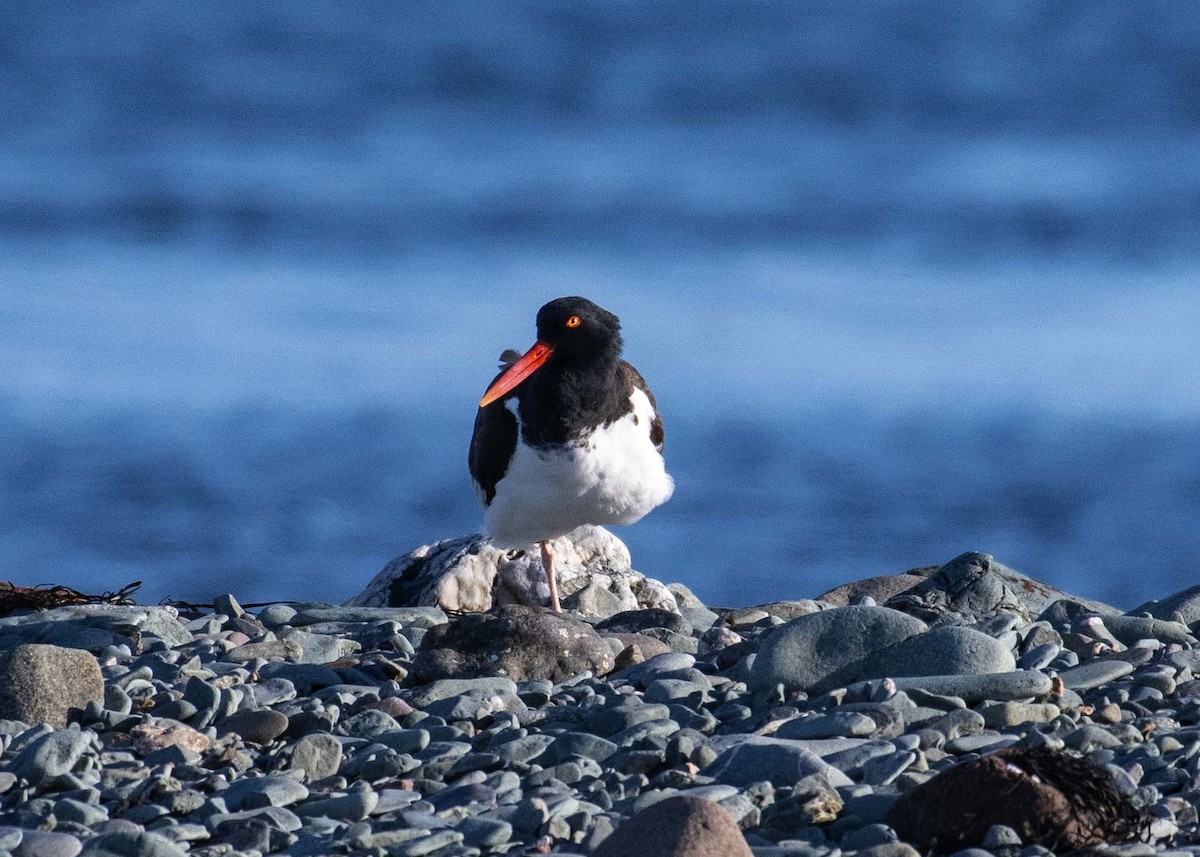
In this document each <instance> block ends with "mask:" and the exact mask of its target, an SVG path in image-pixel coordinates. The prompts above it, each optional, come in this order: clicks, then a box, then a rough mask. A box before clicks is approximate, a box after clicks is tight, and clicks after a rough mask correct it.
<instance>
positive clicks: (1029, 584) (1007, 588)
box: [886, 552, 1120, 625]
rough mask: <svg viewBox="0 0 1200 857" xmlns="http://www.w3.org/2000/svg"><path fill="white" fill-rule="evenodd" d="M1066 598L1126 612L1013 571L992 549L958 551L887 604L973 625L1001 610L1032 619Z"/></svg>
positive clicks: (926, 617)
mask: <svg viewBox="0 0 1200 857" xmlns="http://www.w3.org/2000/svg"><path fill="white" fill-rule="evenodd" d="M922 571H924V569H922ZM1061 598H1070V599H1072V600H1074V601H1078V602H1080V603H1082V604H1084V605H1085V606H1086V607H1087V609H1089V610H1091V611H1093V612H1095V613H1099V614H1101V615H1110V614H1113V613H1118V612H1120V611H1118V610H1116V609H1115V608H1113V607H1110V606H1108V605H1107V604H1103V603H1101V602H1099V601H1088V600H1086V599H1080V598H1076V597H1075V596H1072V595H1068V594H1067V593H1066V592H1063V591H1062V590H1061V589H1056V588H1055V587H1053V586H1051V585H1050V584H1048V583H1044V582H1042V581H1040V580H1036V579H1034V578H1032V577H1028V576H1026V575H1024V574H1021V573H1020V572H1018V571H1013V570H1012V569H1011V568H1008V567H1007V566H1005V565H1002V564H1001V563H998V562H996V561H995V560H994V559H993V558H992V557H991V556H990V555H989V554H986V553H975V552H969V553H964V554H960V555H959V556H956V557H955V558H954V559H952V560H950V561H949V562H948V563H946V564H945V565H943V566H940V567H938V568H937V569H935V570H934V571H933V572H932V573H931V574H929V576H928V577H926V578H925V579H924V580H923V581H921V582H919V583H917V584H916V585H915V586H912V587H911V588H908V589H906V590H905V591H903V592H901V593H900V594H898V595H895V596H893V597H892V598H890V599H888V601H887V605H886V606H888V607H891V608H892V609H893V610H899V611H901V612H903V613H908V614H909V615H912V616H916V617H917V618H918V619H920V620H922V621H924V622H928V623H929V624H930V625H934V624H941V623H944V622H950V623H962V624H966V625H973V624H975V623H977V622H979V621H981V620H982V619H984V618H985V617H988V616H991V615H992V614H994V613H996V612H997V611H1001V610H1003V611H1007V612H1009V613H1013V614H1015V615H1017V616H1018V617H1020V618H1021V619H1023V620H1025V621H1027V622H1028V621H1031V620H1032V619H1034V618H1036V617H1037V616H1038V615H1039V614H1041V613H1042V611H1044V610H1045V609H1046V608H1047V607H1049V606H1050V605H1051V604H1052V603H1054V602H1055V601H1057V600H1059V599H1061Z"/></svg>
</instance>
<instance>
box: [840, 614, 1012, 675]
mask: <svg viewBox="0 0 1200 857" xmlns="http://www.w3.org/2000/svg"><path fill="white" fill-rule="evenodd" d="M1016 666H1017V665H1016V661H1015V660H1014V658H1013V655H1012V651H1011V650H1010V649H1009V648H1008V647H1007V646H1005V645H1004V644H1003V643H1002V642H1000V641H999V640H997V639H995V638H994V637H989V636H988V635H987V634H981V633H979V632H978V631H975V630H973V629H971V628H967V627H964V626H961V625H950V626H941V627H938V628H933V629H932V630H929V631H926V632H925V633H922V634H916V635H914V636H912V637H909V638H908V639H906V640H903V641H902V642H899V643H896V644H895V645H893V646H890V647H888V648H887V649H884V650H883V651H879V652H875V653H874V654H871V655H868V656H867V657H866V658H864V659H863V660H861V661H859V662H858V663H857V664H854V665H851V666H849V667H847V668H845V669H843V670H839V671H838V673H837V674H836V675H835V676H831V677H830V678H828V679H826V680H825V681H823V682H821V683H820V684H819V685H818V689H823V690H828V689H831V688H833V687H837V686H839V685H841V684H849V683H851V682H855V681H864V680H869V679H873V678H903V677H911V676H928V675H980V674H985V673H1004V672H1012V671H1013V670H1015V669H1016Z"/></svg>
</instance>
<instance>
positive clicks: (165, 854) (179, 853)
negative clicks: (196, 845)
mask: <svg viewBox="0 0 1200 857" xmlns="http://www.w3.org/2000/svg"><path fill="white" fill-rule="evenodd" d="M80 853H81V854H83V855H85V857H186V854H187V852H186V851H184V850H183V849H181V848H180V847H179V846H178V845H176V844H175V843H173V842H171V841H170V840H169V839H166V838H165V837H162V836H158V835H156V834H154V833H102V834H100V835H99V836H96V837H94V838H92V839H89V840H88V841H87V842H86V843H85V844H84V846H83V851H81V852H80Z"/></svg>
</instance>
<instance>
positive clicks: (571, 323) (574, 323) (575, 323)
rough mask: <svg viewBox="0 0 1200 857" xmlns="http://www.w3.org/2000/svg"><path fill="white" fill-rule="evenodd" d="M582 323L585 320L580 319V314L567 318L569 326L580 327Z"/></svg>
mask: <svg viewBox="0 0 1200 857" xmlns="http://www.w3.org/2000/svg"><path fill="white" fill-rule="evenodd" d="M582 323H583V322H582V321H581V320H580V318H579V316H577V315H573V316H571V317H570V318H568V319H567V327H579V325H580V324H582Z"/></svg>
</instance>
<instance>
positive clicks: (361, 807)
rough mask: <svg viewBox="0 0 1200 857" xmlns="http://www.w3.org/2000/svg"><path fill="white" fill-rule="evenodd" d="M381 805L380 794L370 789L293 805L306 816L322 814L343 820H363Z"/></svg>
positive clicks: (322, 815) (297, 812) (296, 810)
mask: <svg viewBox="0 0 1200 857" xmlns="http://www.w3.org/2000/svg"><path fill="white" fill-rule="evenodd" d="M378 806H379V795H378V794H376V793H375V792H373V791H370V790H356V791H352V792H350V793H349V794H345V795H338V796H336V797H329V798H322V799H320V800H310V801H306V802H305V803H302V804H298V805H296V806H295V807H293V810H294V811H295V812H296V814H297V815H300V816H303V817H305V818H311V817H313V816H320V817H324V818H336V819H340V820H342V821H361V820H362V819H364V818H367V817H368V816H370V815H371V813H373V812H374V811H375V810H376V808H377V807H378Z"/></svg>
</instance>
